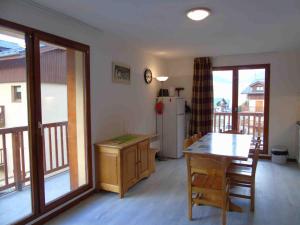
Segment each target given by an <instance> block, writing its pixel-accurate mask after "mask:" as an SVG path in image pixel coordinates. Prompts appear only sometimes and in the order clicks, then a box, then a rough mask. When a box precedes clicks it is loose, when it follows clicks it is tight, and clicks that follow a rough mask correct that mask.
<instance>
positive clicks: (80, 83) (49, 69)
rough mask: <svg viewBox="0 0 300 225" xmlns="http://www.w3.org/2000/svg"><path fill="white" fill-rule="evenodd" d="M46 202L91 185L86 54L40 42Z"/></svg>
mask: <svg viewBox="0 0 300 225" xmlns="http://www.w3.org/2000/svg"><path fill="white" fill-rule="evenodd" d="M39 46H40V79H41V83H40V85H41V86H40V88H41V112H42V123H41V127H42V132H43V135H42V137H43V154H44V162H43V163H44V190H45V203H46V204H47V203H49V202H51V201H53V200H55V199H58V198H60V197H62V196H64V195H66V194H68V193H70V192H71V191H74V190H76V189H78V188H79V187H80V186H82V185H85V184H87V161H86V139H85V137H86V124H85V121H86V120H85V113H86V112H85V95H84V93H85V88H84V87H85V85H84V82H85V72H84V71H85V66H84V63H85V62H84V53H83V52H81V51H77V50H73V49H70V48H66V47H63V46H58V45H54V44H51V43H48V42H40V45H39Z"/></svg>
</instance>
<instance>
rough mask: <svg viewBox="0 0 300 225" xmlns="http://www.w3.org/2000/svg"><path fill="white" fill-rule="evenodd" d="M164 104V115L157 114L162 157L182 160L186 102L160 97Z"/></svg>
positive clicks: (174, 98) (180, 99) (181, 99)
mask: <svg viewBox="0 0 300 225" xmlns="http://www.w3.org/2000/svg"><path fill="white" fill-rule="evenodd" d="M156 101H157V102H159V101H162V102H163V113H162V114H158V113H157V114H156V128H157V133H158V134H159V136H160V146H161V151H160V153H159V154H160V155H161V156H163V157H167V158H180V157H182V155H183V153H182V151H183V142H184V134H185V100H184V98H180V97H158V98H157V99H156Z"/></svg>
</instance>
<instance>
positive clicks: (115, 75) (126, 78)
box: [112, 62, 130, 84]
mask: <svg viewBox="0 0 300 225" xmlns="http://www.w3.org/2000/svg"><path fill="white" fill-rule="evenodd" d="M112 81H113V82H114V83H122V84H130V67H129V66H127V65H124V64H121V63H115V62H113V64H112Z"/></svg>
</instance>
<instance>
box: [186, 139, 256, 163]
mask: <svg viewBox="0 0 300 225" xmlns="http://www.w3.org/2000/svg"><path fill="white" fill-rule="evenodd" d="M251 140H252V135H245V134H225V133H208V134H207V135H205V136H203V137H202V138H201V139H199V140H198V141H195V142H194V144H192V145H191V146H189V147H188V148H186V149H185V150H184V151H183V152H184V153H195V154H212V155H217V156H225V157H230V158H232V159H241V160H246V159H247V158H248V154H249V149H250V145H251Z"/></svg>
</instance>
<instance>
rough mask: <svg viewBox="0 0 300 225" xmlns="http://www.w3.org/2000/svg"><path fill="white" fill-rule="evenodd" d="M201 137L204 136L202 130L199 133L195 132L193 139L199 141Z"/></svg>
mask: <svg viewBox="0 0 300 225" xmlns="http://www.w3.org/2000/svg"><path fill="white" fill-rule="evenodd" d="M201 137H202V132H199V133H197V134H194V135H193V136H192V139H193V141H194V142H195V141H198V140H199V139H200V138H201Z"/></svg>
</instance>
